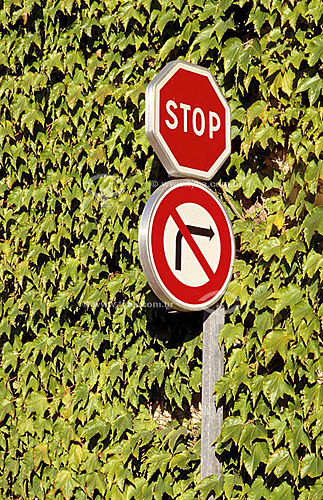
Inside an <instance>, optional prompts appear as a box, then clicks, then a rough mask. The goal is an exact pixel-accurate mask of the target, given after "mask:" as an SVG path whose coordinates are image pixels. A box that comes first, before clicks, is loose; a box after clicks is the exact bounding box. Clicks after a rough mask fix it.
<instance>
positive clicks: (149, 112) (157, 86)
mask: <svg viewBox="0 0 323 500" xmlns="http://www.w3.org/2000/svg"><path fill="white" fill-rule="evenodd" d="M180 68H183V69H186V70H189V71H190V72H193V73H197V74H199V75H202V76H206V77H207V78H208V80H209V82H210V84H211V85H212V87H213V89H214V92H215V93H216V95H217V97H218V98H219V100H220V101H221V103H222V105H223V107H224V109H225V149H224V151H223V152H222V153H221V155H220V156H218V157H217V158H216V160H215V162H214V163H213V165H212V166H211V167H210V169H209V170H208V171H207V172H204V171H202V170H197V169H194V168H193V167H192V168H188V167H184V166H182V165H180V164H179V163H178V161H177V159H176V158H175V156H174V155H173V153H172V151H171V150H170V148H169V147H168V145H167V143H166V141H165V139H164V138H163V136H162V134H161V133H160V131H159V110H160V102H159V95H160V90H161V89H162V87H164V85H166V83H167V82H168V81H169V80H170V78H172V76H173V75H174V74H175V73H176V72H177V71H178V70H179V69H180ZM166 106H167V113H168V117H169V119H168V120H166V125H167V126H168V128H170V129H176V128H177V127H178V126H180V124H179V123H178V118H177V116H176V114H175V113H174V110H175V109H181V117H182V122H181V126H182V127H183V130H184V131H187V128H188V127H192V129H193V132H194V133H195V134H196V135H202V133H206V134H208V136H209V138H210V139H213V136H214V134H215V133H216V132H217V130H218V129H219V128H220V127H221V125H222V124H221V123H220V118H219V116H218V115H217V113H216V112H212V111H210V112H209V113H208V115H207V116H205V115H204V114H203V111H202V110H201V109H200V108H194V109H191V107H190V105H189V103H182V102H178V103H175V102H174V101H171V100H170V101H168V102H167V104H166ZM188 116H190V121H189V119H188ZM197 117H198V120H197ZM206 121H207V124H206ZM197 123H198V124H199V126H198V125H197ZM145 128H146V135H147V138H148V140H149V142H150V144H151V145H152V147H153V148H154V150H155V152H156V153H157V155H158V157H159V159H160V161H161V162H162V164H163V165H164V167H165V169H166V170H167V172H168V173H169V175H171V176H173V177H190V178H195V179H201V180H206V181H208V180H210V179H212V177H213V176H214V175H215V173H216V172H217V171H218V170H219V169H220V167H221V166H222V165H223V163H224V162H225V160H226V159H227V158H228V156H229V155H230V153H231V113H230V108H229V105H228V103H227V101H226V99H225V97H224V95H223V94H222V92H221V90H220V88H219V86H218V84H217V83H216V81H215V79H214V77H213V75H212V73H211V72H210V71H209V70H208V69H206V68H203V67H202V66H197V65H195V64H191V63H188V62H185V61H180V60H177V61H172V62H170V63H168V64H167V65H166V66H165V67H164V68H163V69H162V70H161V71H160V72H159V73H158V75H156V76H155V78H153V80H152V81H151V82H150V83H149V84H148V86H147V88H146V113H145Z"/></svg>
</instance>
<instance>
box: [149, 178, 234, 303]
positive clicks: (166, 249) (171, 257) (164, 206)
mask: <svg viewBox="0 0 323 500" xmlns="http://www.w3.org/2000/svg"><path fill="white" fill-rule="evenodd" d="M139 254H140V259H141V263H142V267H143V270H144V272H145V275H146V277H147V279H148V282H149V284H150V286H151V287H152V289H153V290H154V292H155V293H156V295H157V296H158V297H159V298H160V299H161V300H163V301H164V302H165V303H166V304H167V305H169V306H171V307H173V308H175V309H179V310H182V311H200V310H203V309H206V308H208V307H210V306H212V305H213V304H215V302H217V301H218V300H219V299H220V297H221V296H222V295H223V293H224V292H225V290H226V288H227V286H228V284H229V281H230V278H231V273H232V267H233V261H234V256H235V245H234V236H233V232H232V227H231V223H230V220H229V218H228V216H227V214H226V212H225V210H224V207H223V206H222V203H221V202H220V201H219V199H218V198H217V197H216V195H215V194H214V193H213V192H212V191H211V190H210V189H209V188H207V187H206V186H204V185H203V184H201V183H200V182H197V181H194V180H176V181H170V182H167V183H166V184H164V185H162V186H161V187H159V188H158V189H157V190H156V191H155V192H154V193H153V195H152V196H151V197H150V198H149V200H148V203H147V205H146V207H145V209H144V212H143V214H142V217H141V220H140V225H139Z"/></svg>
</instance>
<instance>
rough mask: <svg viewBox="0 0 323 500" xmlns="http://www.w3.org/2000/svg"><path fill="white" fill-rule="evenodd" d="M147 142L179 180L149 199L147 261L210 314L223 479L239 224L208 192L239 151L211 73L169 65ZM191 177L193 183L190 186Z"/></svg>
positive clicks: (207, 331)
mask: <svg viewBox="0 0 323 500" xmlns="http://www.w3.org/2000/svg"><path fill="white" fill-rule="evenodd" d="M145 122H146V135H147V138H148V140H149V142H150V144H151V145H152V146H153V148H154V150H155V152H156V153H157V155H158V156H159V159H160V161H161V162H162V164H163V165H164V167H165V169H166V171H167V172H168V174H169V175H171V176H172V177H180V178H181V180H176V181H169V182H168V183H166V184H165V185H163V186H160V187H159V188H158V189H157V190H156V191H155V192H154V193H153V194H152V196H151V197H150V198H149V200H148V203H147V205H146V207H145V209H144V211H143V214H142V217H141V221H140V225H139V238H138V241H139V254H140V260H141V263H142V267H143V270H144V273H145V275H146V278H147V280H148V282H149V284H150V286H151V288H152V289H153V290H154V292H155V293H156V295H157V296H158V297H159V298H160V299H161V300H162V301H164V302H165V303H166V304H167V305H169V306H170V307H172V308H174V309H178V310H180V311H204V319H203V368H202V442H201V479H203V478H204V477H207V476H210V475H211V474H216V475H217V476H218V477H219V476H220V475H221V472H222V467H221V463H220V462H219V461H218V460H217V458H216V457H215V453H214V446H213V443H214V441H215V439H216V437H217V436H218V435H219V433H220V432H221V426H222V420H223V408H219V409H217V408H216V407H215V402H214V397H213V390H214V386H215V383H216V382H217V381H218V380H219V379H220V377H221V375H222V373H223V352H222V351H221V348H220V346H219V332H220V330H221V328H222V326H223V325H224V313H225V311H224V307H223V306H222V305H217V306H215V309H214V310H212V309H210V308H211V307H212V306H214V304H216V303H217V302H218V301H219V300H220V298H221V297H222V295H223V294H224V292H225V290H226V288H227V286H228V284H229V281H230V279H231V274H232V268H233V261H234V257H235V244H234V235H233V231H232V226H231V222H230V220H229V217H228V216H227V214H226V211H225V209H224V207H223V206H222V204H221V202H220V201H219V200H218V199H217V197H216V196H215V194H214V193H213V192H212V191H211V190H209V189H208V188H207V187H206V186H205V185H203V184H201V183H200V182H197V181H195V180H192V179H198V180H202V181H208V180H210V179H212V177H213V176H214V175H215V173H216V172H217V171H218V170H219V168H220V167H221V166H222V165H223V163H224V161H225V160H226V159H227V158H228V157H229V155H230V152H231V132H230V129H231V112H230V107H229V104H228V103H227V101H226V99H225V97H224V95H223V94H222V92H221V90H220V88H219V86H218V85H217V83H216V81H215V79H214V77H213V75H212V74H211V72H210V71H209V70H208V69H206V68H203V67H201V66H196V65H194V64H190V63H187V62H185V61H180V60H177V61H172V62H170V63H168V64H167V65H166V66H165V67H164V68H163V69H162V70H161V71H160V72H159V73H158V74H157V75H156V76H155V77H154V78H153V80H152V81H151V82H150V83H149V84H148V86H147V89H146V114H145ZM183 177H186V179H183ZM209 500H214V497H213V496H211V497H210V498H209Z"/></svg>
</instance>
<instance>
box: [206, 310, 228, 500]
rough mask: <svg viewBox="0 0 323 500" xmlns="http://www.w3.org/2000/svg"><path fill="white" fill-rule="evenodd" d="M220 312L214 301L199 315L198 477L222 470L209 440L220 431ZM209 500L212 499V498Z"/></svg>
mask: <svg viewBox="0 0 323 500" xmlns="http://www.w3.org/2000/svg"><path fill="white" fill-rule="evenodd" d="M224 314H225V309H224V306H223V305H221V304H218V305H217V306H216V307H215V309H214V310H213V311H212V312H206V311H205V312H204V316H203V357H202V365H203V366H202V430H201V479H204V478H205V477H207V476H210V475H211V474H216V475H217V476H218V477H220V476H221V473H222V466H221V463H220V462H219V460H218V459H217V458H216V456H215V453H214V446H213V443H214V441H215V439H216V438H217V436H218V435H219V434H220V432H221V427H222V421H223V408H222V407H220V408H218V409H217V408H216V406H215V402H214V396H213V390H214V386H215V384H216V382H217V381H218V380H220V378H221V376H222V375H223V351H222V349H221V347H220V345H219V333H220V330H221V328H222V327H223V325H224ZM209 500H214V497H213V496H211V497H210V498H209Z"/></svg>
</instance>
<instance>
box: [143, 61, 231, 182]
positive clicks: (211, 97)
mask: <svg viewBox="0 0 323 500" xmlns="http://www.w3.org/2000/svg"><path fill="white" fill-rule="evenodd" d="M146 135H147V137H148V139H149V141H150V143H151V145H152V146H153V148H154V149H155V151H156V153H157V155H158V156H159V159H160V161H161V162H162V164H163V165H164V167H165V168H166V170H167V172H168V173H169V174H170V175H172V176H173V177H191V178H196V179H202V180H209V179H211V178H212V177H213V176H214V174H215V173H216V172H217V171H218V170H219V168H220V167H221V165H222V164H223V163H224V161H225V160H226V159H227V158H228V156H229V154H230V151H231V136H230V108H229V105H228V103H227V101H226V99H225V97H224V96H223V94H222V92H221V90H220V88H219V87H218V85H217V83H216V81H215V79H214V77H213V76H212V73H211V72H210V71H209V70H208V69H206V68H203V67H202V66H197V65H195V64H190V63H187V62H184V61H179V60H178V61H173V62H171V63H169V64H167V65H166V66H165V68H164V69H163V70H162V71H161V72H160V73H159V74H158V75H156V77H155V78H154V79H153V80H152V81H151V82H150V83H149V85H148V86H147V89H146Z"/></svg>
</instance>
